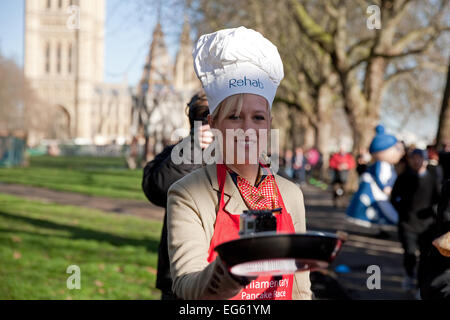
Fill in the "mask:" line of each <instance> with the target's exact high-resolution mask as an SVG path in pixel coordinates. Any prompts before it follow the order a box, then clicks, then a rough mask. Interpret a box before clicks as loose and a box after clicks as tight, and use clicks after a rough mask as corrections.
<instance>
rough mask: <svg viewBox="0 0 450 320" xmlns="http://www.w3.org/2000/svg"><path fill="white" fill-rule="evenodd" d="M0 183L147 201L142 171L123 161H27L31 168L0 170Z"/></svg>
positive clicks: (71, 158)
mask: <svg viewBox="0 0 450 320" xmlns="http://www.w3.org/2000/svg"><path fill="white" fill-rule="evenodd" d="M0 182H3V183H17V184H23V185H31V186H36V187H44V188H49V189H53V190H59V191H68V192H76V193H82V194H87V195H91V196H103V197H112V198H125V199H135V200H146V198H145V195H144V193H143V192H142V189H141V182H142V169H137V170H129V169H127V168H126V167H125V159H124V158H94V157H50V156H35V157H31V158H30V166H28V167H23V168H0Z"/></svg>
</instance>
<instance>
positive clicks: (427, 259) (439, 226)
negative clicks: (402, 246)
mask: <svg viewBox="0 0 450 320" xmlns="http://www.w3.org/2000/svg"><path fill="white" fill-rule="evenodd" d="M431 229H432V236H431V238H432V239H434V240H433V242H432V243H429V244H428V252H427V253H425V254H423V255H422V256H423V258H422V259H420V265H421V267H420V270H421V274H420V275H419V278H420V279H421V281H419V286H420V296H421V298H422V299H424V300H425V299H439V300H447V301H450V256H449V255H448V253H449V252H450V250H449V247H448V246H449V241H448V240H447V241H445V242H444V243H443V244H440V243H437V242H438V240H439V239H443V240H444V239H448V238H449V237H450V179H448V180H446V181H445V182H444V184H443V187H442V191H441V197H440V200H439V203H438V208H437V216H436V222H435V224H434V225H433V227H432V228H431ZM445 244H447V248H443V247H442V245H445ZM445 251H446V253H447V255H445Z"/></svg>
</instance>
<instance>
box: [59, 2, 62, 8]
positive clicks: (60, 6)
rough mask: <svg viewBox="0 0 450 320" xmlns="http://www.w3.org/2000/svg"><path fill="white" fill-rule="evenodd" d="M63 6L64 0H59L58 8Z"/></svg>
mask: <svg viewBox="0 0 450 320" xmlns="http://www.w3.org/2000/svg"><path fill="white" fill-rule="evenodd" d="M61 8H62V0H58V9H61Z"/></svg>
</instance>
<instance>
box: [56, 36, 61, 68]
mask: <svg viewBox="0 0 450 320" xmlns="http://www.w3.org/2000/svg"><path fill="white" fill-rule="evenodd" d="M56 72H57V73H61V43H58V47H57V48H56Z"/></svg>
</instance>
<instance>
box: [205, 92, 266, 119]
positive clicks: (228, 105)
mask: <svg viewBox="0 0 450 320" xmlns="http://www.w3.org/2000/svg"><path fill="white" fill-rule="evenodd" d="M244 94H245V93H238V94H234V95H232V96H229V97H227V98H225V99H224V100H222V102H221V103H220V104H219V106H218V107H217V108H216V110H214V112H213V113H212V115H211V117H212V119H213V120H214V121H219V122H222V121H223V120H224V119H225V118H226V117H227V116H228V115H229V114H230V113H231V112H232V111H233V109H234V108H236V110H235V112H234V114H235V115H239V114H240V113H241V111H242V107H243V105H244ZM265 101H266V107H267V110H268V111H269V115H270V108H269V103H268V102H267V100H265Z"/></svg>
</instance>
